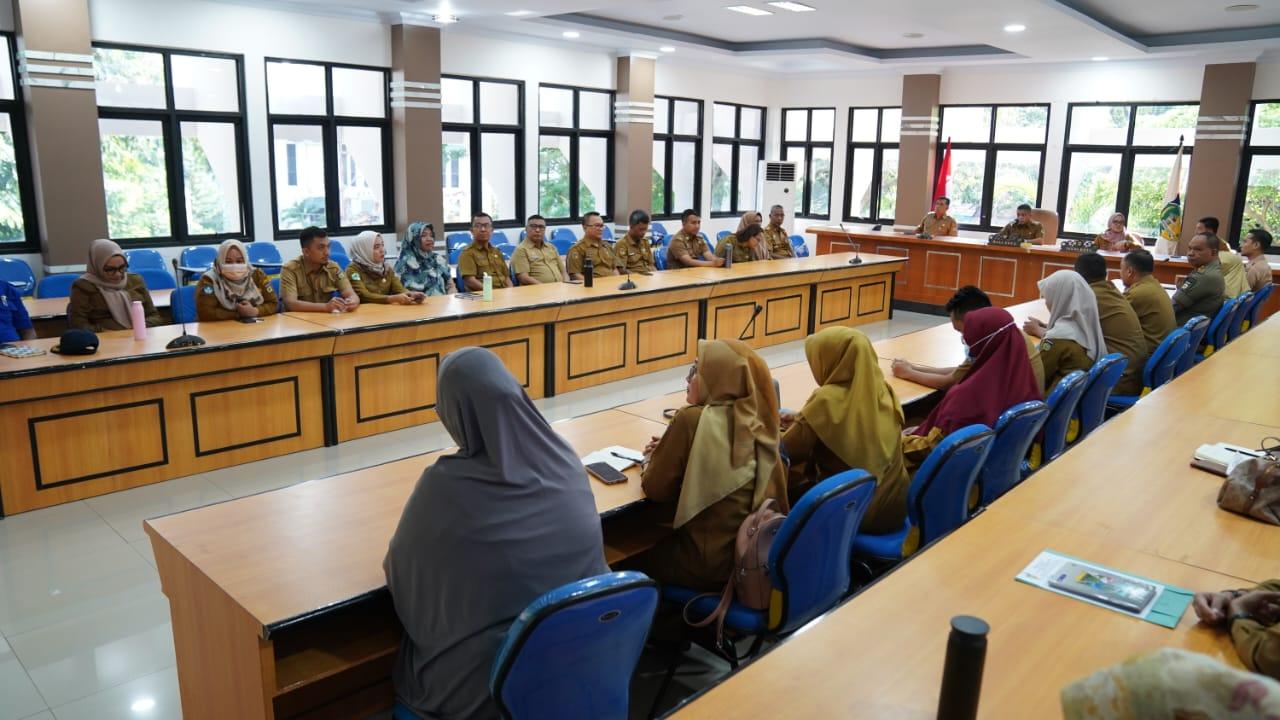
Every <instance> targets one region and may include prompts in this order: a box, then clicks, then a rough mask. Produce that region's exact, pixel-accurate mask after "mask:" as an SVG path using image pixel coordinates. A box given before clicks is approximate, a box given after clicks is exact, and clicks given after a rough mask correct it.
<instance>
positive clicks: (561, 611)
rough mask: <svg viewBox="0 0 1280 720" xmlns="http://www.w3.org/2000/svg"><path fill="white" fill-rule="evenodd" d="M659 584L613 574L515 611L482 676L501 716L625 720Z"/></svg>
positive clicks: (637, 576) (561, 590)
mask: <svg viewBox="0 0 1280 720" xmlns="http://www.w3.org/2000/svg"><path fill="white" fill-rule="evenodd" d="M657 607H658V585H657V583H655V582H654V581H653V580H651V579H649V577H648V576H646V575H644V574H642V573H638V572H616V573H609V574H606V575H599V576H596V577H592V578H587V579H585V580H579V581H577V582H573V583H569V584H568V585H565V586H563V587H559V588H556V589H555V590H552V591H550V592H548V593H545V594H543V595H542V596H541V597H539V598H538V599H536V600H534V601H533V602H532V603H530V605H529V606H528V607H526V608H525V609H524V611H523V612H521V613H520V616H519V617H517V618H516V620H515V622H514V623H512V625H511V628H510V629H509V630H507V635H506V639H505V640H504V641H503V643H502V647H501V648H500V649H499V650H498V654H497V657H495V658H494V661H493V668H492V670H491V671H490V673H489V691H490V693H491V694H492V695H493V699H494V701H495V702H496V703H497V705H498V710H499V711H500V712H501V714H502V716H503V717H507V718H516V719H517V720H538V719H541V718H548V719H549V718H570V717H572V718H605V719H608V720H615V719H616V720H625V719H626V717H627V712H628V706H629V700H630V698H629V692H630V687H631V676H632V674H633V673H634V671H635V667H636V663H637V662H638V661H639V659H640V651H641V650H642V649H643V648H644V641H645V637H646V636H647V635H648V634H649V626H650V624H651V623H652V622H653V614H654V611H655V610H656V609H657Z"/></svg>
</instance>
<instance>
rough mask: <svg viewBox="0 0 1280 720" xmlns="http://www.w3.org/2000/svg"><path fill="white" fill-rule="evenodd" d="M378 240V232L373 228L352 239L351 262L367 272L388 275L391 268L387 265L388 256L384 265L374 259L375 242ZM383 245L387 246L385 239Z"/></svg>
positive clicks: (384, 260)
mask: <svg viewBox="0 0 1280 720" xmlns="http://www.w3.org/2000/svg"><path fill="white" fill-rule="evenodd" d="M377 240H378V233H376V232H374V231H372V230H365V231H364V232H362V233H360V234H359V235H357V236H356V239H355V240H352V241H351V262H353V263H355V264H356V265H359V266H360V269H362V270H364V271H365V272H367V273H371V274H373V275H376V276H378V277H382V276H383V275H386V274H387V272H388V271H390V270H391V268H390V267H389V266H388V265H387V261H386V257H385V256H384V257H383V260H382V265H381V267H379V265H378V263H376V262H374V261H373V244H374V243H375V242H377ZM383 247H384V248H385V247H386V245H385V241H384V245H383Z"/></svg>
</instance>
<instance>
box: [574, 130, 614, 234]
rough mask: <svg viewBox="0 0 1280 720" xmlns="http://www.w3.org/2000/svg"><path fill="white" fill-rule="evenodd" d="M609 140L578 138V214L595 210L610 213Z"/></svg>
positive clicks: (603, 213)
mask: <svg viewBox="0 0 1280 720" xmlns="http://www.w3.org/2000/svg"><path fill="white" fill-rule="evenodd" d="M608 157H609V141H608V140H606V139H604V138H593V137H584V138H579V139H578V174H579V176H580V177H579V179H578V214H579V215H581V214H583V213H585V212H589V211H591V210H595V211H596V212H598V213H600V214H601V215H607V214H608V213H609V184H608V180H609V160H608Z"/></svg>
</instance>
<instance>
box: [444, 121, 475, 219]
mask: <svg viewBox="0 0 1280 720" xmlns="http://www.w3.org/2000/svg"><path fill="white" fill-rule="evenodd" d="M440 138H441V143H440V150H441V156H440V159H441V163H440V166H441V183H440V184H441V187H442V189H443V190H444V221H445V222H447V223H453V222H466V221H467V220H470V219H471V133H465V132H451V131H446V132H444V133H441V136H440Z"/></svg>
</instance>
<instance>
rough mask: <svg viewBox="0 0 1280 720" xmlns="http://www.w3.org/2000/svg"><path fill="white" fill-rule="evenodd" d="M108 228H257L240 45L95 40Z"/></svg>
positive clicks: (154, 239) (146, 240)
mask: <svg viewBox="0 0 1280 720" xmlns="http://www.w3.org/2000/svg"><path fill="white" fill-rule="evenodd" d="M93 55H94V67H95V69H96V76H97V100H98V135H99V138H100V141H101V145H102V181H103V186H104V188H105V190H106V199H107V232H108V234H109V235H110V236H111V237H112V239H115V240H120V241H122V242H124V243H125V244H131V245H170V244H177V245H185V244H188V243H190V242H210V241H216V240H221V239H225V238H232V237H235V238H241V237H245V236H247V235H248V234H249V233H248V223H249V218H250V217H251V212H250V202H251V201H250V193H249V176H248V156H247V154H246V149H245V148H246V141H245V122H244V77H243V75H244V73H243V61H242V59H241V57H240V56H238V55H219V54H214V53H197V52H187V51H179V50H161V49H155V48H144V47H131V46H123V45H105V44H104V45H95V46H94V49H93Z"/></svg>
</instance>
